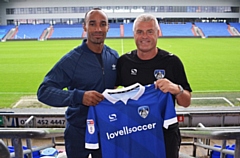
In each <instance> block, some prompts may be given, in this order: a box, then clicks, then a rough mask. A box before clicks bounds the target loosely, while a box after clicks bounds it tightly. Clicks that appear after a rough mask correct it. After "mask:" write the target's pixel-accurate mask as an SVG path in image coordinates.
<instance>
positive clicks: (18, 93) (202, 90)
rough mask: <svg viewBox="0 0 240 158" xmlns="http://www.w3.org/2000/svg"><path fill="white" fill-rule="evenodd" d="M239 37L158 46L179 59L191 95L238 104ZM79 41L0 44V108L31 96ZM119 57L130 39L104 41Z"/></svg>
mask: <svg viewBox="0 0 240 158" xmlns="http://www.w3.org/2000/svg"><path fill="white" fill-rule="evenodd" d="M239 43H240V38H206V39H191V38H168V39H166V38H161V39H159V40H158V47H160V48H162V49H165V50H167V51H170V52H172V53H173V54H176V55H178V56H179V57H180V59H181V60H182V62H183V64H184V66H185V70H186V73H187V77H188V80H189V82H190V84H191V87H192V89H193V96H205V95H207V96H212V95H213V96H215V95H217V96H220V95H224V96H227V97H228V98H229V99H230V100H232V101H233V102H234V103H235V104H237V105H239V101H237V100H236V97H239V98H240V82H239V80H240V73H239V70H240V64H239V63H240V44H239ZM79 44H81V40H56V41H43V42H40V41H14V42H1V43H0V85H1V88H0V108H6V107H11V106H12V104H13V103H15V102H16V101H17V100H19V99H20V97H22V96H28V95H35V94H36V91H37V88H38V86H39V84H40V83H41V82H42V80H43V78H44V76H45V74H46V73H47V72H48V71H49V70H50V69H51V68H52V66H53V65H54V64H55V63H56V62H57V61H58V60H59V59H60V58H61V57H62V56H63V55H64V54H66V53H67V52H69V51H70V50H71V49H72V48H74V47H76V46H77V45H79ZM106 44H107V45H109V46H110V47H112V48H114V49H115V50H117V51H118V52H119V54H120V55H121V54H124V53H126V52H128V51H130V50H132V49H135V48H136V46H135V44H134V40H133V39H107V40H106Z"/></svg>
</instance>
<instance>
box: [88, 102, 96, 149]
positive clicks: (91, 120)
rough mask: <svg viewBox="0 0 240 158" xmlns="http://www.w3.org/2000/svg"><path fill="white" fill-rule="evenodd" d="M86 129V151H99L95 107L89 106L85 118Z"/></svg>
mask: <svg viewBox="0 0 240 158" xmlns="http://www.w3.org/2000/svg"><path fill="white" fill-rule="evenodd" d="M86 124H87V127H86V135H85V148H86V149H99V137H98V133H99V130H98V126H97V120H96V114H95V107H93V106H90V107H89V111H88V117H87V122H86Z"/></svg>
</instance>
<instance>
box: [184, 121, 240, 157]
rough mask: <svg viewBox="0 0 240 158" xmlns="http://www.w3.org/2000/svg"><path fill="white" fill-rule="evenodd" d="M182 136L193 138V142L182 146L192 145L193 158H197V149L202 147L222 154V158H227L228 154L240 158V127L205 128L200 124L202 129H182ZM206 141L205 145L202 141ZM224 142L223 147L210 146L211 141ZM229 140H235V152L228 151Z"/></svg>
mask: <svg viewBox="0 0 240 158" xmlns="http://www.w3.org/2000/svg"><path fill="white" fill-rule="evenodd" d="M180 131H181V136H182V137H188V138H193V142H191V143H185V142H182V145H192V146H193V153H192V156H193V157H196V156H197V155H196V149H197V147H201V148H204V149H207V150H212V151H217V152H220V158H225V157H226V154H229V155H234V157H235V158H240V126H236V127H204V126H203V125H202V124H200V127H196V128H190V127H188V128H181V130H180ZM202 139H206V141H205V143H203V142H202V141H201V140H202ZM212 139H215V140H222V146H221V147H220V148H219V147H214V146H211V145H210V140H212ZM227 140H235V150H229V149H226V142H227Z"/></svg>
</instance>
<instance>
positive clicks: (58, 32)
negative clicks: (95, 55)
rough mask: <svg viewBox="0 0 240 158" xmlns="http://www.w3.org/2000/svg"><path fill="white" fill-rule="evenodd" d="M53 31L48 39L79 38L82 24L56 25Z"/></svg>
mask: <svg viewBox="0 0 240 158" xmlns="http://www.w3.org/2000/svg"><path fill="white" fill-rule="evenodd" d="M53 29H54V31H53V34H52V36H51V37H50V38H81V37H82V33H83V28H82V24H73V25H68V24H56V25H53Z"/></svg>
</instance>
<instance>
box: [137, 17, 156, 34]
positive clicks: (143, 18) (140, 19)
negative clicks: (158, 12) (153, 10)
mask: <svg viewBox="0 0 240 158" xmlns="http://www.w3.org/2000/svg"><path fill="white" fill-rule="evenodd" d="M152 20H153V21H155V25H156V29H157V30H159V26H158V21H157V18H156V17H155V16H153V15H152V14H141V15H139V16H138V17H137V18H136V19H135V20H134V23H133V32H134V30H135V27H136V23H137V22H149V21H152Z"/></svg>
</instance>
